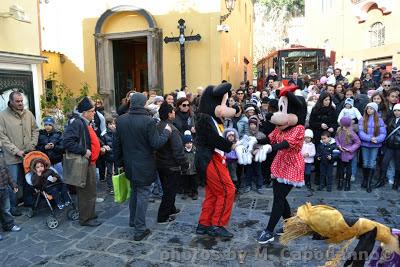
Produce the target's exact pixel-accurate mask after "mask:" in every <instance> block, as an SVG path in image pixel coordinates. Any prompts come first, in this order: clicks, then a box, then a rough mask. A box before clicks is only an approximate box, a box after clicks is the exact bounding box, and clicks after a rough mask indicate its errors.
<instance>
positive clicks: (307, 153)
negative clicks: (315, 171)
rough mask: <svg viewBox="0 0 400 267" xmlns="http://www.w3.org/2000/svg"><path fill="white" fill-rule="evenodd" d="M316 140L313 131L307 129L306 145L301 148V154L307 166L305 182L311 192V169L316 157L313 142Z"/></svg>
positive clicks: (305, 135) (305, 134) (305, 133)
mask: <svg viewBox="0 0 400 267" xmlns="http://www.w3.org/2000/svg"><path fill="white" fill-rule="evenodd" d="M313 138H314V133H313V131H312V130H311V129H307V130H305V132H304V143H303V147H302V148H301V154H302V155H303V158H304V162H305V164H306V166H305V169H304V180H305V181H304V182H305V184H306V186H307V188H308V189H309V190H312V188H311V168H312V165H313V163H314V156H315V145H314V143H313V142H312V139H313Z"/></svg>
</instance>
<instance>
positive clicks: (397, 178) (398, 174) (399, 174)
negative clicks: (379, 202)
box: [392, 170, 400, 190]
mask: <svg viewBox="0 0 400 267" xmlns="http://www.w3.org/2000/svg"><path fill="white" fill-rule="evenodd" d="M399 182H400V171H398V170H396V174H395V176H394V182H393V187H392V189H393V190H397V189H398V188H399Z"/></svg>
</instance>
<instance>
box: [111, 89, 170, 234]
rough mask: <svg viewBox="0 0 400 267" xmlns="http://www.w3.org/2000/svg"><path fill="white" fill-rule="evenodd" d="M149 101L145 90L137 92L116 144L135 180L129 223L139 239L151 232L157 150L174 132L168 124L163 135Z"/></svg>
mask: <svg viewBox="0 0 400 267" xmlns="http://www.w3.org/2000/svg"><path fill="white" fill-rule="evenodd" d="M146 100H147V99H146V96H145V95H143V94H141V93H136V94H133V96H132V97H131V101H130V109H129V112H128V113H126V114H124V115H122V116H119V117H118V119H117V131H116V135H115V143H114V156H115V161H116V165H117V166H118V167H123V168H124V170H125V174H126V177H127V178H128V179H129V180H130V181H131V189H132V191H131V197H130V202H129V211H130V216H129V226H131V227H134V228H135V230H134V240H135V241H140V240H142V239H144V238H145V237H146V236H148V235H149V234H150V230H149V229H147V228H146V211H147V206H148V202H149V197H150V186H151V184H152V183H153V182H154V181H155V180H156V178H157V168H156V159H155V154H154V152H155V150H157V149H159V148H161V147H162V146H163V145H164V144H165V143H166V142H167V141H168V138H169V136H170V134H171V131H172V129H171V127H170V126H169V125H168V124H167V125H166V126H165V128H164V129H163V130H162V132H161V134H159V132H158V131H157V128H156V122H155V120H154V119H152V118H151V115H150V113H149V112H148V111H147V110H146V109H145V104H146Z"/></svg>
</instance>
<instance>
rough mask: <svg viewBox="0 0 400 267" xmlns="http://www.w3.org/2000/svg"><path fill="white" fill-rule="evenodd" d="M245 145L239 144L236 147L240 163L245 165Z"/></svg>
mask: <svg viewBox="0 0 400 267" xmlns="http://www.w3.org/2000/svg"><path fill="white" fill-rule="evenodd" d="M244 149H245V148H244V146H243V145H238V146H236V148H235V152H236V155H237V158H238V163H239V164H240V165H243V162H244V158H243V155H244Z"/></svg>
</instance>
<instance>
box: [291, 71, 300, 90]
mask: <svg viewBox="0 0 400 267" xmlns="http://www.w3.org/2000/svg"><path fill="white" fill-rule="evenodd" d="M288 84H289V85H291V84H294V85H297V87H299V89H300V90H303V89H304V83H303V81H302V80H301V78H300V79H299V75H298V74H297V72H293V74H292V79H290V80H289V82H288Z"/></svg>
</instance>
